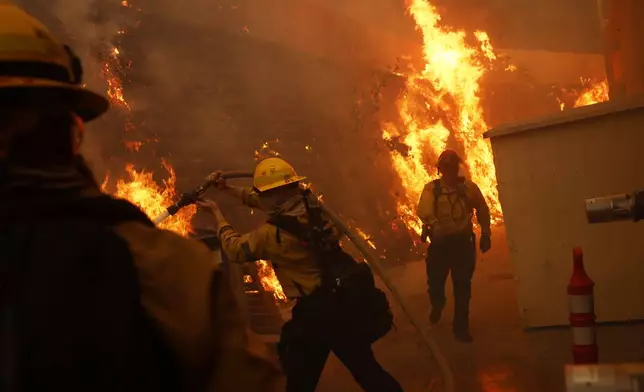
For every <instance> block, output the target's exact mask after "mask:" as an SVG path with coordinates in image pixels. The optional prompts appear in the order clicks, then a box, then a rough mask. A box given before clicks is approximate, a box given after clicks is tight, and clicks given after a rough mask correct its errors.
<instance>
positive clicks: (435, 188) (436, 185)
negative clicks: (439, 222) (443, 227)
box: [432, 178, 443, 218]
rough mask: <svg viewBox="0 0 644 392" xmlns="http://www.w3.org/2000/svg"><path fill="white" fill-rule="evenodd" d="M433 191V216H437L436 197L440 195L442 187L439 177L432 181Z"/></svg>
mask: <svg viewBox="0 0 644 392" xmlns="http://www.w3.org/2000/svg"><path fill="white" fill-rule="evenodd" d="M432 185H433V188H432V189H433V191H434V216H435V217H437V218H438V198H439V197H441V193H442V191H443V190H442V188H441V180H440V178H437V179H435V180H434V181H432Z"/></svg>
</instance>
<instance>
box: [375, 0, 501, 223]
mask: <svg viewBox="0 0 644 392" xmlns="http://www.w3.org/2000/svg"><path fill="white" fill-rule="evenodd" d="M409 12H410V14H411V15H412V17H413V18H414V20H415V22H416V27H417V29H418V30H419V31H420V32H421V33H422V36H423V55H424V60H425V67H424V69H423V70H422V71H420V72H414V73H413V74H411V75H409V76H408V77H407V81H406V85H405V92H404V94H402V95H401V96H400V97H399V99H398V101H397V105H398V113H399V116H400V124H402V125H399V124H393V123H388V124H384V127H383V128H384V129H383V137H384V138H385V140H387V141H389V142H391V141H395V142H396V143H398V144H402V145H404V146H405V149H404V150H403V151H400V149H397V148H396V149H393V148H392V149H391V150H392V153H391V159H392V164H393V167H394V169H395V171H396V173H397V174H398V177H399V178H400V181H401V184H402V187H403V188H404V198H403V200H400V201H399V202H398V205H397V211H398V215H399V217H400V218H401V219H402V221H403V222H404V223H405V225H406V226H407V228H408V229H410V230H412V231H415V232H416V233H418V234H420V233H421V230H422V224H421V222H420V220H419V219H418V217H417V216H416V212H415V205H416V203H417V202H418V199H419V198H420V194H421V192H422V190H423V188H424V186H425V184H427V183H428V182H430V181H431V180H432V179H434V178H436V176H437V172H436V169H435V167H434V164H435V163H436V158H437V156H438V155H439V154H440V153H441V152H442V151H443V150H445V149H446V148H447V146H448V142H450V141H451V140H452V139H453V140H455V141H456V142H457V143H458V144H459V145H460V146H461V147H462V149H463V150H464V154H465V157H464V161H465V164H466V166H467V169H468V171H469V174H470V176H471V179H472V181H474V182H475V183H476V184H477V185H478V186H479V187H480V188H481V191H482V192H483V195H484V196H485V199H486V201H487V202H488V205H489V206H490V212H491V214H492V218H493V223H498V222H501V221H502V219H503V213H502V210H501V205H500V203H499V197H498V191H497V187H496V186H497V182H496V173H495V169H494V161H493V156H492V149H491V147H490V144H489V142H488V141H487V140H485V139H483V137H482V135H483V133H484V132H485V131H487V129H488V126H487V124H486V122H485V119H484V117H483V112H482V109H481V103H480V98H479V81H480V79H481V78H482V76H483V75H484V74H485V72H486V68H485V66H484V65H483V61H485V60H487V61H490V60H495V59H496V55H495V53H494V50H493V48H492V45H491V43H490V40H489V38H488V35H487V34H486V33H485V32H482V31H477V32H475V33H474V38H475V39H476V40H477V41H478V46H476V47H474V46H471V45H468V44H467V43H466V41H465V39H466V34H465V33H464V32H461V31H452V30H450V29H447V28H444V27H442V26H440V20H441V17H440V15H439V14H438V12H437V10H436V8H435V7H434V6H433V5H431V4H430V3H428V2H427V0H411V3H410V6H409Z"/></svg>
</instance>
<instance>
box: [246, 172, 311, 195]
mask: <svg viewBox="0 0 644 392" xmlns="http://www.w3.org/2000/svg"><path fill="white" fill-rule="evenodd" d="M303 180H306V177H304V176H295V177H291V178H289V179H288V180H284V181H277V182H274V183H272V184H269V185H264V186H262V187H255V188H254V190H255V192H257V193H262V192H266V191H270V190H271V189H275V188H279V187H281V186H284V185H289V184H295V183H296V182H300V181H303Z"/></svg>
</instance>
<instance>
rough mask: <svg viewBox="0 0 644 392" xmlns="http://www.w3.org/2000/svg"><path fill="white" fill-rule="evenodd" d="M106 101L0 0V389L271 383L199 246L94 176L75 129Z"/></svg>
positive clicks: (36, 26)
mask: <svg viewBox="0 0 644 392" xmlns="http://www.w3.org/2000/svg"><path fill="white" fill-rule="evenodd" d="M108 106H109V104H108V101H107V100H106V99H105V98H104V97H103V96H101V95H99V94H96V93H94V92H91V91H89V90H87V89H85V88H84V87H83V82H82V67H81V62H80V60H79V59H78V57H76V56H75V55H74V53H73V52H72V50H71V49H70V48H69V47H67V46H64V45H62V44H60V43H59V42H57V40H56V39H55V38H54V37H53V36H52V35H51V33H50V32H49V31H48V29H47V28H46V27H45V26H44V25H42V24H41V23H40V22H38V21H37V20H36V19H34V18H33V17H31V16H30V15H28V14H27V13H25V12H24V11H23V10H22V9H20V8H18V7H16V6H15V5H13V4H12V3H10V2H7V1H5V0H0V390H2V391H48V390H51V391H68V392H86V391H95V392H108V391H123V392H130V391H131V392H142V391H168V392H170V391H172V392H174V391H193V392H202V391H209V390H210V391H245V392H254V391H276V390H277V389H276V388H278V387H279V381H280V379H281V375H280V372H279V369H278V366H273V365H272V364H271V363H270V361H269V360H266V359H265V358H263V357H261V356H259V355H255V354H250V350H248V347H247V346H246V345H245V344H244V343H245V338H244V337H243V335H244V334H245V331H244V329H243V323H242V320H241V315H240V314H239V309H238V308H236V307H235V306H236V304H235V301H234V298H233V293H232V290H231V289H230V288H229V287H228V286H227V284H226V280H225V279H223V277H222V273H221V271H219V270H218V269H217V268H216V267H215V266H214V265H213V262H212V257H211V255H210V253H209V252H208V249H207V248H206V247H205V246H204V245H203V244H200V243H199V242H197V241H195V240H189V239H187V238H183V237H181V236H179V235H177V234H174V233H172V232H169V231H165V230H159V229H156V228H155V227H154V225H153V224H152V222H151V221H150V220H149V218H148V217H147V216H146V215H145V214H144V213H143V212H141V211H140V210H139V209H137V208H136V207H135V206H134V205H132V204H130V203H128V202H126V201H124V200H117V199H114V198H112V197H110V196H108V195H105V194H103V193H102V192H101V190H100V187H99V185H98V184H96V182H95V181H94V177H93V175H92V172H91V170H90V169H89V167H88V166H87V165H86V163H85V161H84V160H83V158H82V156H81V155H80V153H79V148H80V145H81V142H82V140H83V132H84V131H83V124H84V123H85V122H87V121H90V120H93V119H95V118H97V117H99V116H100V115H102V114H103V113H105V112H106V111H107V109H108Z"/></svg>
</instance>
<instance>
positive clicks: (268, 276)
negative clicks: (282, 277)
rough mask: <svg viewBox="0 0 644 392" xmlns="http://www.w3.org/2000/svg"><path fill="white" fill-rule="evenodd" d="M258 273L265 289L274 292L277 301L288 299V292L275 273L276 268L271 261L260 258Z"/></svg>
mask: <svg viewBox="0 0 644 392" xmlns="http://www.w3.org/2000/svg"><path fill="white" fill-rule="evenodd" d="M256 264H257V275H259V279H260V282H261V284H262V287H263V288H264V290H265V291H268V292H270V293H272V294H273V297H275V300H276V301H286V294H284V290H283V289H282V285H281V284H280V281H279V280H278V279H277V275H275V270H274V269H273V266H272V265H271V263H270V262H269V261H264V260H259V261H258V262H257V263H256Z"/></svg>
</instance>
